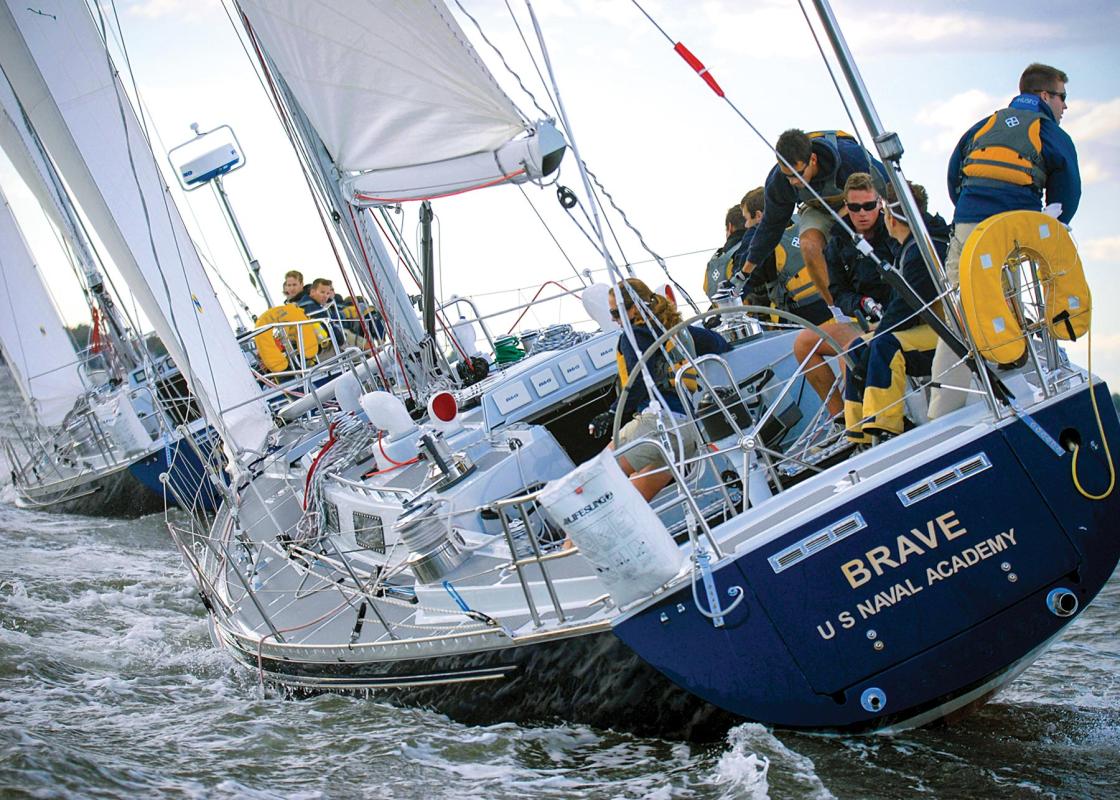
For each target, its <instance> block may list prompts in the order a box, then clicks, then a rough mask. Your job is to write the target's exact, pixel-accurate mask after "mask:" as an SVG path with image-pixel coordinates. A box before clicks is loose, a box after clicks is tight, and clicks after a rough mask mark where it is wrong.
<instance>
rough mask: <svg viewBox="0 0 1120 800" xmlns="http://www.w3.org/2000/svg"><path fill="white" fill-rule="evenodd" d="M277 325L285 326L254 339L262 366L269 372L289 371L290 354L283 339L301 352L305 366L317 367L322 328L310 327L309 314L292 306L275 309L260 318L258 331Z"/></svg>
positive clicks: (258, 319) (270, 329)
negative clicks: (319, 329) (316, 360)
mask: <svg viewBox="0 0 1120 800" xmlns="http://www.w3.org/2000/svg"><path fill="white" fill-rule="evenodd" d="M276 323H284V324H283V326H282V327H275V328H269V329H268V330H265V331H261V332H260V333H258V334H257V335H256V336H254V337H253V342H254V343H255V344H256V346H257V356H258V357H259V358H260V361H261V366H262V367H264V368H265V370H266V371H267V372H283V371H284V370H287V369H289V367H290V366H291V365H290V364H289V363H288V354H287V352H286V350H285V348H284V345H283V344H282V342H281V337H283V338H286V339H287V342H288V346H289V347H291V348H299V352H301V353H302V354H303V359H304V362H305V363H307V364H312V363H314V361H315V357H316V356H317V355H319V337H318V334H317V332H316V328H318V327H320V326H319V325H313V324H310V320H309V319H308V317H307V314H306V312H304V310H303V309H302V308H300V307H299V306H297V305H294V304H292V303H285V304H284V305H282V306H274V307H272V308H270V309H268V310H267V311H265V312H264V313H263V314H261V315H260V316H259V317H257V327H258V328H263V327H265V326H266V325H274V324H276ZM296 323H304V324H302V325H299V324H296Z"/></svg>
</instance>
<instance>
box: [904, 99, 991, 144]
mask: <svg viewBox="0 0 1120 800" xmlns="http://www.w3.org/2000/svg"><path fill="white" fill-rule="evenodd" d="M1005 102H1006V101H1003V100H1001V98H997V97H996V96H995V95H991V94H988V93H987V92H984V91H981V90H980V89H969V90H967V91H964V92H961V93H960V94H955V95H953V96H952V97H950V98H949V99H948V100H941V101H937V102H934V103H929V104H927V105H924V106H922V107H921V108H919V109H918V111H917V113H916V114H915V115H914V118H915V119H916V120H917V121H918V122H919V123H921V124H922V125H923V126H925V127H926V129H927V130H929V131H931V135H930V136H928V137H926V138H925V139H924V140H923V141H922V144H921V149H922V150H923V151H925V152H928V153H938V154H942V153H949V152H951V151H952V150H953V148H954V147H956V146H957V142H958V141H960V138H961V135H962V134H964V132H965V131H966V130H968V129H969V128H970V127H971V126H972V125H973V124H975V123H976V122H977V120H980V119H983V118H984V116H985V115H986V114H991V113H992V111H993V109H996V108H999V107H1000V106H1001V105H1003V104H1004V103H1005Z"/></svg>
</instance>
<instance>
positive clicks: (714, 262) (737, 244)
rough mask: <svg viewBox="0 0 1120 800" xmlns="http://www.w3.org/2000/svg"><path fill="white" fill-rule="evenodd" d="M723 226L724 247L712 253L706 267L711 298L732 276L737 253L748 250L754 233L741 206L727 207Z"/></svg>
mask: <svg viewBox="0 0 1120 800" xmlns="http://www.w3.org/2000/svg"><path fill="white" fill-rule="evenodd" d="M723 227H724V231H725V234H726V236H727V241H725V242H724V243H723V247H721V248H720V249H719V250H716V251H715V253H713V254H712V257H711V258H709V259H708V264H707V266H706V267H705V268H704V294H706V295H708V299H709V300H711V299H714V298H715V295H716V294H717V293H718V292H719V291H720V289H721V288H722V286H723V283H724V282H725V281H727V280H728V279H729V278H730V277H731V271H732V270H733V269H734V266H733V261H734V259H735V255H736V254H737V253H739V252H746V247H747V245H748V244H749V243H750V236H751V235H753V233H752V234H748V231H747V228H748V227H749V226H748V225H747V222H746V220H745V219H743V211H742V208H741V207H740V206H732V207H731V208H729V209H727V214H726V215H725V216H724V218H723Z"/></svg>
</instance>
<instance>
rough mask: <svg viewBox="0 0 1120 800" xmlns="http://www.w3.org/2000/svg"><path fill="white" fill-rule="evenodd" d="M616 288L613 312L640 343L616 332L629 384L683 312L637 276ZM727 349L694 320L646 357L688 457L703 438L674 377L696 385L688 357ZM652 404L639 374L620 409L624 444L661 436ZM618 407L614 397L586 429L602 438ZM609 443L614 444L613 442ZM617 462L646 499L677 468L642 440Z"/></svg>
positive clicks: (660, 401) (662, 403)
mask: <svg viewBox="0 0 1120 800" xmlns="http://www.w3.org/2000/svg"><path fill="white" fill-rule="evenodd" d="M618 289H619V290H620V292H621V294H622V298H623V302H622V304H621V305H620V304H619V303H618V301H617V298H616V297H615V292H614V291H613V290H612V291H611V293H610V295H609V297H608V303H609V305H610V311H611V317H613V318H614V319H615V320H616V321H617V322H619V324H621V321H622V315H623V314H625V315H626V317H627V318H628V319H629V321H630V325H631V330H632V331H633V334H634V341H635V344H636V345H637V350H636V351H635V349H634V347H633V346H632V345H631V343H630V338H629V337H628V336H627V335H626V333H625V332H623V333H622V335H620V336H619V337H618V353H617V358H618V374H619V380H620V381H621V382H622V384H623V385H625V384H626V382H627V380H628V379H629V376H630V373H631V372H632V371H633V370H634V368H635V366H637V363H638V359H639V357H640V356H641V354H642V353H644V352H645V351H646V350H648V349H649V347H650V345H652V344H653V343H654V341H655V340H656V339H657V338H658V337H659V336H660V335H661V334H662V333H664V332H665V331H666V330H668V329H669V328H671V327H673V326H674V325H677V324H678V323H679V322H680V321H681V315H680V312H679V311H678V310H677V307H676V305H674V304H673V301H671V300H669V299H667V298H665V297H663V296H662V295H659V294H657V293H656V292H653V291H652V290H651V289H650V288H649V287H648V286H647V285H646V284H645V283H644V282H642V281H640V280H638V279H637V278H628V279H626V280H625V281H623V282H622V283H621V284H619V286H618ZM728 349H730V347H729V345H728V344H727V342H726V341H725V340H724V339H723V337H722V336H720V335H719V334H718V333H716V332H715V331H709V330H707V329H705V328H700V327H697V326H692V325H690V326H688V327H686V328H684V329H683V330H681V331H679V332H678V333H677V334H676V336H675V337H674V339H670V340H669V341H668V342H667V343H666V344H665V345H664V346H663V347H662V349H661V350H660V351H658V352H656V353H654V354H653V356H651V357H650V359H649V361H648V362H647V367H648V369H649V371H650V375H651V376H652V378H653V384H654V390H655V392H656V394H657V398H656V399H657V401H658V404H659V405H660V406H661V407H662V408H663V409H664V410H665V411H666V412H668V413H667V418H668V420H669V422H668V423H667V427H668V428H669V430H670V436H671V438H672V439H673V445H674V446H673V452H676V450H677V448H681V449H683V451H684V454H685V457H686V458H687V457H690V456H692V455H694V454H695V452H696V449H697V447H698V446H699V443H700V442H699V439H698V437H697V433H696V426H695V425H694V424H693V423H692V422H691V421H690V420H689V418H688V412H687V411H686V409H685V407H684V404H682V403H681V398H680V396H679V395H678V393H677V390H676V376H677V374H678V372H679V373H680V377H681V380H682V381H683V382H684V383H685V386H686V388H687V389H689V390H690V391H691V390H694V389H695V388H696V374H695V371H694V370H693V369H692V368H691V367H688V366H687V364H688V363H689V361H691V360H692V359H694V358H695V357H696V356H697V355H703V354H704V353H708V352H715V353H723V352H726V351H727V350H728ZM682 367H683V368H684V369H683V371H682ZM650 404H651V399H650V396H649V392H648V390H647V389H646V385H645V382H644V381H643V380H641V379H639V380H636V381H635V382H634V384H633V385H632V386H631V387H630V391H629V392H628V393H627V395H626V405H625V406H624V407H623V413H622V419H623V421H624V424H623V426H622V427H621V428H620V429H619V432H618V438H619V442H620V444H622V445H626V444H629V443H630V442H633V441H636V440H638V439H653V440H656V439H657V436H658V431H657V426H658V419H659V417H660V415H659V414H657V413H654V412H653V411H652V410H651V409H650ZM617 407H618V401H617V400H615V402H614V403H613V404H612V406H611V410H610V411H604V412H602V413H600V414H597V415H596V416H595V417H593V418H592V419H591V422H590V424H589V425H588V430H587V432H588V434H589V435H591V436H592V437H593V438H596V439H600V438H602V437H604V436H606V435H607V434H608V433H610V431H611V426H612V424H613V422H614V416H615V409H616V408H617ZM608 447H611V448H613V443H612V444H611V445H608ZM618 465H619V467H621V468H622V471H623V473H625V474H626V475H628V476H630V480H631V482H632V483H633V484H634V488H636V489H637V490H638V491H639V492H640V493H641V494H642V496H643V497H644V498H645V499H646V500H652V499H653V497H654V496H655V495H656V494H657V493H658V492H659V491H661V490H662V489H663V488H665V487H666V486H668V485H669V483H670V482H672V480H673V473H672V472H670V471H669V470H668V469H667V465H666V464H665V459H664V457H663V456H662V455H661V451H660V450H659V449H658V448H656V447H654V446H653V445H649V444H639V445H637V446H636V447H634V448H632V449H630V450H627V451H626V453H624V454H623V455H622V456H620V457H619V459H618Z"/></svg>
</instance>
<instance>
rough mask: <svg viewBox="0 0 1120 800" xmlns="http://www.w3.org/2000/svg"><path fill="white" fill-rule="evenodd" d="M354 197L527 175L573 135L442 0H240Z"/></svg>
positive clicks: (543, 167)
mask: <svg viewBox="0 0 1120 800" xmlns="http://www.w3.org/2000/svg"><path fill="white" fill-rule="evenodd" d="M238 5H239V6H240V8H241V10H242V11H243V13H244V14H245V17H246V19H247V21H248V26H249V29H250V30H251V32H252V34H253V36H254V37H256V38H257V40H258V41H259V42H260V43H261V45H262V46H263V48H264V50H265V51H266V52H267V53H268V56H269V58H270V59H271V60H272V62H273V63H274V64H275V66H276V68H277V69H278V70H279V72H280V73H281V74H282V75H283V76H284V79H285V81H286V82H287V84H288V87H289V88H290V90H291V92H292V94H293V95H294V96H295V97H296V99H297V100H298V101H299V104H300V106H301V107H302V109H303V111H304V113H305V114H306V115H307V117H308V119H309V120H310V121H311V124H312V125H313V126H314V127H315V130H316V131H317V132H318V134H319V136H320V138H321V139H322V141H323V144H324V145H325V146H326V148H327V151H328V152H329V153H330V154H331V157H332V158H333V159H334V162H335V164H336V165H337V167H338V168H339V170H340V171H342V172H343V173H344V174H345V175H347V176H348V177H347V186H348V188H349V190H350V192H351V198H350V200H351V202H361V203H364V204H370V205H377V204H379V203H395V202H400V201H403V200H421V199H427V198H432V197H438V196H441V195H446V194H452V193H456V192H461V191H466V190H468V189H474V188H481V187H483V186H488V185H492V184H494V183H500V182H503V181H507V180H508V181H523V180H527V179H529V178H533V177H540V176H541V174H542V173H547V172H550V171H551V169H554V168H555V166H554V165H555V164H557V163H559V156H560V154H561V153H563V149H564V140H563V137H561V136H560V134H559V133H558V132H556V130H555V129H554V128H552V126H551V124H550V123H548V122H541V123H537V124H536V125H534V124H532V123H529V122H528V121H527V120H526V119H525V118H524V117H523V116H522V115H521V113H520V112H519V111H518V110H517V107H516V106H515V105H514V104H513V101H511V100H510V99H509V98H508V97H507V96H506V95H505V94H504V93H503V92H502V90H501V89H500V88H499V86H498V84H497V82H496V81H495V80H494V78H493V76H492V75H491V74H490V72H489V71H488V70H487V68H486V67H485V65H484V64H483V63H482V61H481V60H480V59H479V57H478V54H477V53H476V52H475V50H474V48H473V47H472V46H471V45H470V43H469V41H468V39H467V37H466V35H465V34H464V33H463V31H462V29H461V28H460V27H459V25H458V23H457V22H456V21H455V19H454V18H453V17H452V16H451V14H450V13H449V12H448V10H447V8H446V7H445V6H444V5H443V3H442V2H436V1H435V0H426V1H424V2H421V1H420V0H401V1H400V2H380V3H347V2H344V0H238Z"/></svg>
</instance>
